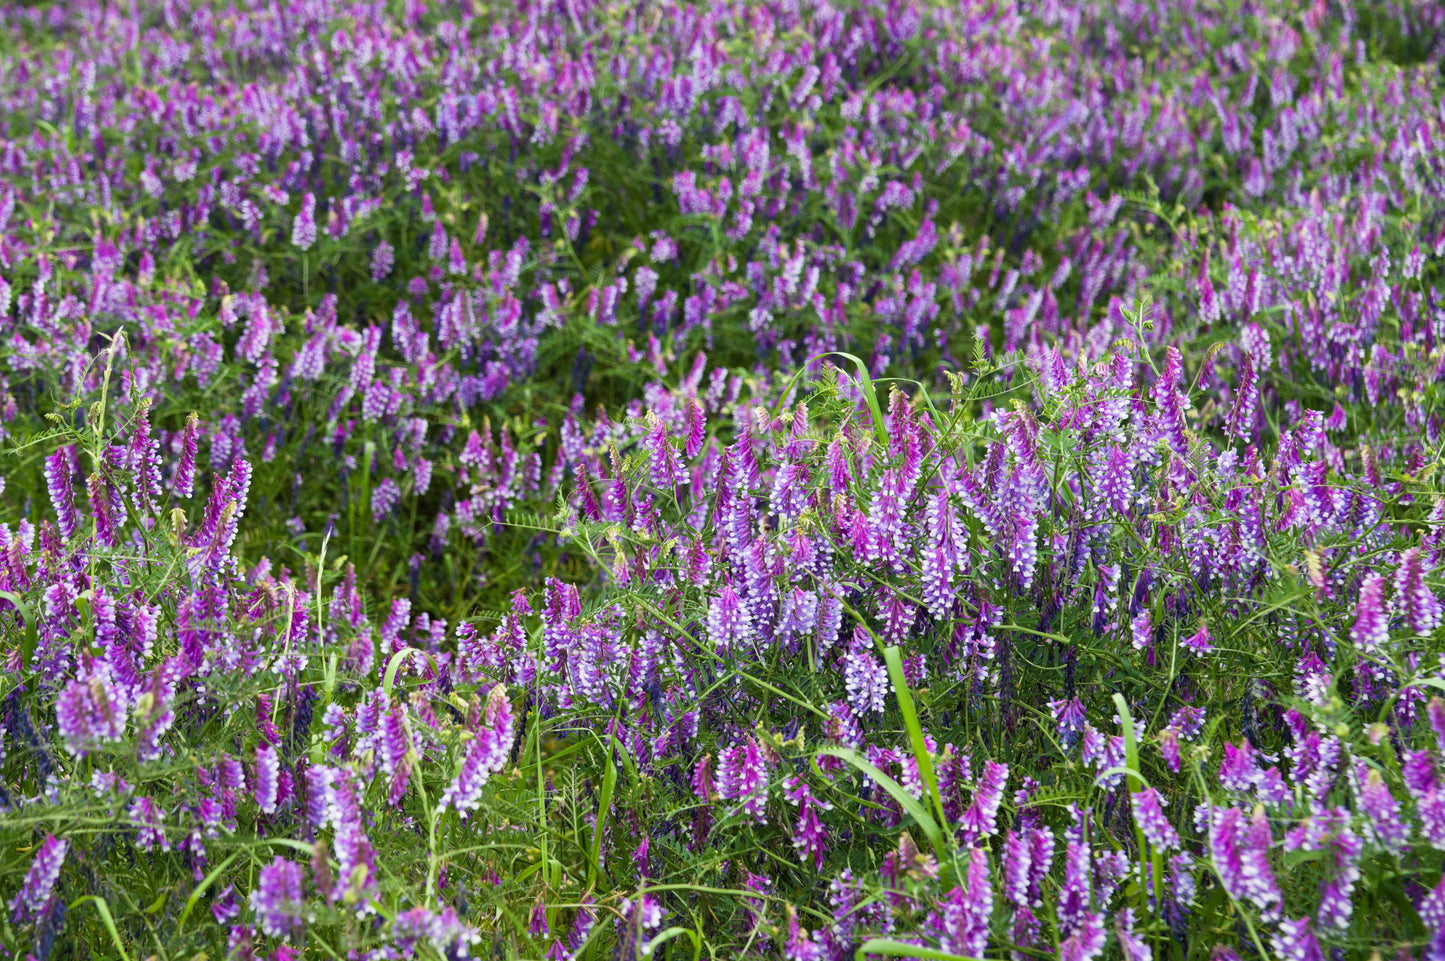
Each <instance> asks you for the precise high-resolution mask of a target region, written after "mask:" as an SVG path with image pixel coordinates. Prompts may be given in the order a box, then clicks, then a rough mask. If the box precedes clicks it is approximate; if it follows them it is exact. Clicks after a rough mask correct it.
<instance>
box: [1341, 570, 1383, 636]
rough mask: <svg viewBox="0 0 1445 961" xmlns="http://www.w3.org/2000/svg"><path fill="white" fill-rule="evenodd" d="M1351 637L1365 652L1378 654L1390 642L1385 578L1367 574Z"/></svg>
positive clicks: (1361, 586) (1361, 585) (1362, 582)
mask: <svg viewBox="0 0 1445 961" xmlns="http://www.w3.org/2000/svg"><path fill="white" fill-rule="evenodd" d="M1350 638H1351V640H1353V641H1354V642H1355V646H1356V647H1358V648H1359V649H1360V651H1361V652H1362V653H1364V654H1368V655H1378V654H1380V653H1381V652H1382V651H1384V650H1385V648H1386V645H1388V644H1389V643H1390V619H1389V616H1388V614H1387V613H1386V611H1385V579H1384V578H1383V577H1381V576H1380V575H1379V574H1374V573H1371V574H1366V575H1365V579H1364V580H1363V581H1361V582H1360V597H1359V600H1358V601H1356V602H1355V626H1354V628H1353V629H1351V631H1350Z"/></svg>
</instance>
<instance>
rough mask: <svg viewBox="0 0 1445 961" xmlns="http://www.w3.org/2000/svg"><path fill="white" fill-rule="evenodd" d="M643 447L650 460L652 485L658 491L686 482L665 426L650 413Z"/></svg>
mask: <svg viewBox="0 0 1445 961" xmlns="http://www.w3.org/2000/svg"><path fill="white" fill-rule="evenodd" d="M643 446H644V447H646V448H647V453H648V455H649V456H650V458H651V471H652V483H653V484H654V485H656V486H657V487H658V488H659V489H660V490H664V491H671V490H673V489H674V488H676V487H677V486H678V485H679V484H684V483H686V482H687V474H686V473H684V472H683V469H682V462H681V461H680V460H678V457H677V451H676V450H674V449H673V446H672V439H671V438H670V437H669V436H668V432H667V425H666V424H664V423H663V422H662V419H661V418H659V417H658V416H657V414H656V413H654V412H652V411H648V414H647V437H646V439H645V440H644V441H643Z"/></svg>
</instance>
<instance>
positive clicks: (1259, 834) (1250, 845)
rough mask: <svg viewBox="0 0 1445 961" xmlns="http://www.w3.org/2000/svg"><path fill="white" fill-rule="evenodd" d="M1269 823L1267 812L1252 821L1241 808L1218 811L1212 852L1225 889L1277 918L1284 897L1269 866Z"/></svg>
mask: <svg viewBox="0 0 1445 961" xmlns="http://www.w3.org/2000/svg"><path fill="white" fill-rule="evenodd" d="M1270 843H1271V837H1270V830H1269V821H1268V820H1266V819H1265V815H1264V811H1263V809H1260V810H1258V811H1257V812H1256V813H1255V815H1254V816H1253V818H1249V817H1247V816H1246V815H1245V813H1244V812H1243V811H1241V810H1239V809H1238V808H1234V807H1228V808H1224V809H1223V810H1218V809H1216V810H1215V811H1214V812H1213V813H1212V814H1211V815H1210V818H1209V849H1210V856H1211V857H1212V858H1213V860H1214V867H1215V870H1216V871H1217V872H1218V873H1219V878H1220V880H1221V881H1222V882H1223V884H1224V889H1225V891H1227V892H1228V893H1229V895H1230V897H1232V898H1234V899H1235V900H1237V901H1247V902H1249V903H1251V904H1253V905H1254V906H1255V907H1257V908H1259V909H1260V911H1261V912H1262V913H1263V914H1264V917H1265V918H1266V920H1270V919H1273V918H1277V917H1278V916H1279V911H1280V907H1281V905H1282V904H1283V897H1282V895H1281V894H1280V890H1279V885H1278V884H1276V883H1275V880H1274V870H1273V869H1272V868H1271V867H1270V863H1269V848H1270Z"/></svg>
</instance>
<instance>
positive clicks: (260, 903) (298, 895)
mask: <svg viewBox="0 0 1445 961" xmlns="http://www.w3.org/2000/svg"><path fill="white" fill-rule="evenodd" d="M301 881H302V878H301V865H299V864H297V863H296V862H295V861H288V860H286V859H285V858H283V857H281V856H280V855H279V854H278V855H277V856H276V858H275V859H274V860H273V861H272V862H271V863H270V864H268V865H266V866H265V867H263V868H262V869H261V873H260V877H259V878H258V880H257V884H256V889H255V890H254V891H252V892H251V910H252V911H254V912H256V916H257V919H258V920H259V921H260V923H261V930H262V931H263V932H265V933H266V934H267V935H269V936H270V937H273V938H288V939H289V938H291V937H293V936H296V935H299V934H300V933H301V932H302V930H303V928H304V926H305V923H306V918H305V914H304V912H305V907H306V904H305V900H304V896H303V893H302V889H301Z"/></svg>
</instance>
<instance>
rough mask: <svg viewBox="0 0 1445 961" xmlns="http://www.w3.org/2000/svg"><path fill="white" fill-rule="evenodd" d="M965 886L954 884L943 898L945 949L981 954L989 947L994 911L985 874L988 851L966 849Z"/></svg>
mask: <svg viewBox="0 0 1445 961" xmlns="http://www.w3.org/2000/svg"><path fill="white" fill-rule="evenodd" d="M967 879H968V884H967V888H966V889H965V888H962V887H955V888H954V889H953V890H952V891H951V892H949V895H948V897H947V898H946V899H945V900H944V902H943V931H944V934H945V936H946V937H945V939H944V942H943V943H944V950H946V951H949V952H952V953H953V954H961V955H965V956H967V957H971V958H982V957H983V954H984V951H986V950H987V949H988V936H989V920H990V918H991V916H992V914H993V885H992V884H991V883H990V881H989V877H988V852H986V851H984V850H983V849H982V848H972V849H971V850H970V851H969V852H968V871H967Z"/></svg>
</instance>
